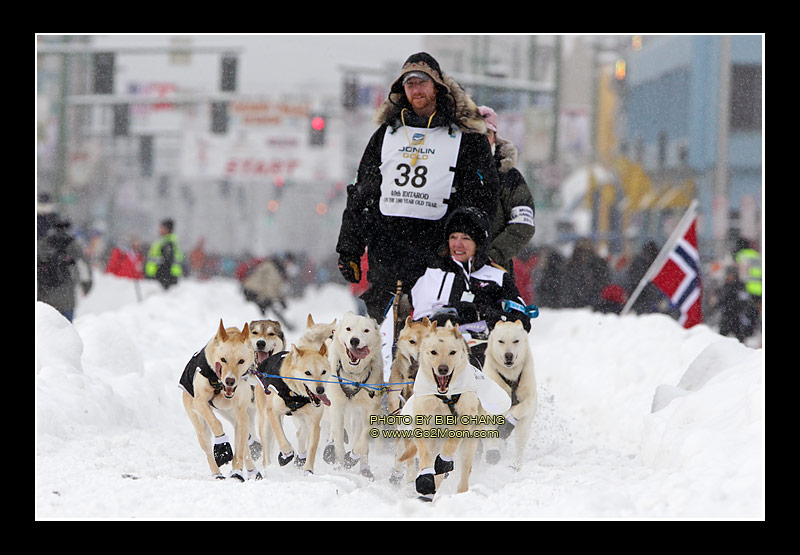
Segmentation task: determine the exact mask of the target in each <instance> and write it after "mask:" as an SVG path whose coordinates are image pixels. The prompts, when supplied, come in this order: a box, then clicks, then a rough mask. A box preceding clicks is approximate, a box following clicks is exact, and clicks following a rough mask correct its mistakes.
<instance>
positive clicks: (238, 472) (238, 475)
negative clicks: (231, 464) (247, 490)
mask: <svg viewBox="0 0 800 555" xmlns="http://www.w3.org/2000/svg"><path fill="white" fill-rule="evenodd" d="M231 478H236V479H237V480H239V481H240V482H244V481H245V478H244V474H242V471H241V470H234V471H233V472H231Z"/></svg>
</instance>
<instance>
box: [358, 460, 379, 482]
mask: <svg viewBox="0 0 800 555" xmlns="http://www.w3.org/2000/svg"><path fill="white" fill-rule="evenodd" d="M359 471H360V472H361V475H362V476H363V477H364V478H368V479H369V480H374V479H375V476H374V475H373V474H372V471H371V470H370V469H369V465H366V464H363V463H362V464H361V468H360V469H359Z"/></svg>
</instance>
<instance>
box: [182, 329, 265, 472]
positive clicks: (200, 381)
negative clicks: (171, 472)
mask: <svg viewBox="0 0 800 555" xmlns="http://www.w3.org/2000/svg"><path fill="white" fill-rule="evenodd" d="M249 331H250V330H249V326H248V325H247V324H245V325H244V328H243V329H242V330H241V331H239V329H238V328H235V327H232V328H226V327H225V326H224V325H223V323H222V320H220V321H219V328H218V330H217V333H216V335H215V336H214V337H213V338H212V339H211V340H210V341H209V342H208V343H207V344H206V345H205V347H203V349H201V350H200V351H199V352H197V353H195V355H194V356H193V357H192V359H191V360H190V361H189V363H188V364H187V365H186V367H185V369H184V371H183V374H182V375H181V378H180V380H179V385H180V387H181V388H182V389H183V408H184V409H185V410H186V414H187V415H188V416H189V420H190V421H191V422H192V425H193V426H194V429H195V432H196V434H197V440H198V442H199V443H200V447H201V449H202V450H203V452H204V453H205V454H206V459H207V460H208V466H209V468H210V469H211V474H212V475H213V476H215V477H216V478H224V476H223V475H222V474H221V472H220V469H219V467H220V466H221V465H224V464H225V463H227V462H231V461H233V463H232V467H233V470H232V472H231V477H234V478H237V479H239V480H241V481H244V480H245V477H244V474H243V472H242V466H243V462H244V463H246V464H247V469H248V472H250V473H255V472H257V471H256V469H255V466H254V464H253V460H252V458H251V456H250V450H249V449H247V438H248V436H249V426H248V414H247V410H248V408H249V407H250V403H251V395H252V392H251V390H250V388H249V387H239V385H240V384H241V383H242V376H243V375H244V376H246V374H247V372H248V371H249V368H250V365H251V363H252V360H253V352H252V348H251V345H250V338H249ZM215 412H219V413H222V414H223V415H224V416H229V415H232V416H233V424H234V438H235V441H234V448H233V449H231V444H230V440H229V439H228V437H227V435H226V434H225V430H224V428H223V426H222V423H221V422H220V421H219V419H218V418H217V417H216V414H215ZM209 432H211V434H213V437H214V440H213V445H212V441H211V439H212V438H211V436H210V435H209Z"/></svg>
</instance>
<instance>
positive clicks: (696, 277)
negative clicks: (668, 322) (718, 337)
mask: <svg viewBox="0 0 800 555" xmlns="http://www.w3.org/2000/svg"><path fill="white" fill-rule="evenodd" d="M653 285H655V286H656V287H657V288H658V289H659V290H660V291H661V292H662V293H664V294H665V295H666V296H667V297H668V298H669V301H670V302H671V303H672V306H674V307H677V308H679V309H680V311H681V315H680V318H678V322H679V323H680V324H681V325H682V326H683V327H684V328H691V327H692V326H695V325H697V324H699V323H701V322H702V321H703V308H702V296H703V295H702V287H701V282H700V254H699V253H698V252H697V216H695V217H694V218H693V219H692V221H691V223H690V225H689V227H688V228H687V229H686V232H685V233H684V234H683V235H682V236H681V237H679V238H678V241H677V242H676V243H675V246H674V247H673V248H672V250H671V251H669V254H668V256H667V259H666V260H665V261H664V265H663V266H662V267H661V269H660V270H658V273H657V274H656V275H655V277H653Z"/></svg>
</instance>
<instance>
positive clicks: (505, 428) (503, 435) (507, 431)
mask: <svg viewBox="0 0 800 555" xmlns="http://www.w3.org/2000/svg"><path fill="white" fill-rule="evenodd" d="M516 424H517V419H516V418H514V417H513V416H511V415H510V414H509V415H508V416H506V421H505V423H503V424H501V425H500V426H498V427H497V432H498V434H499V435H500V439H508V436H510V435H511V432H513V431H514V426H516Z"/></svg>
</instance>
